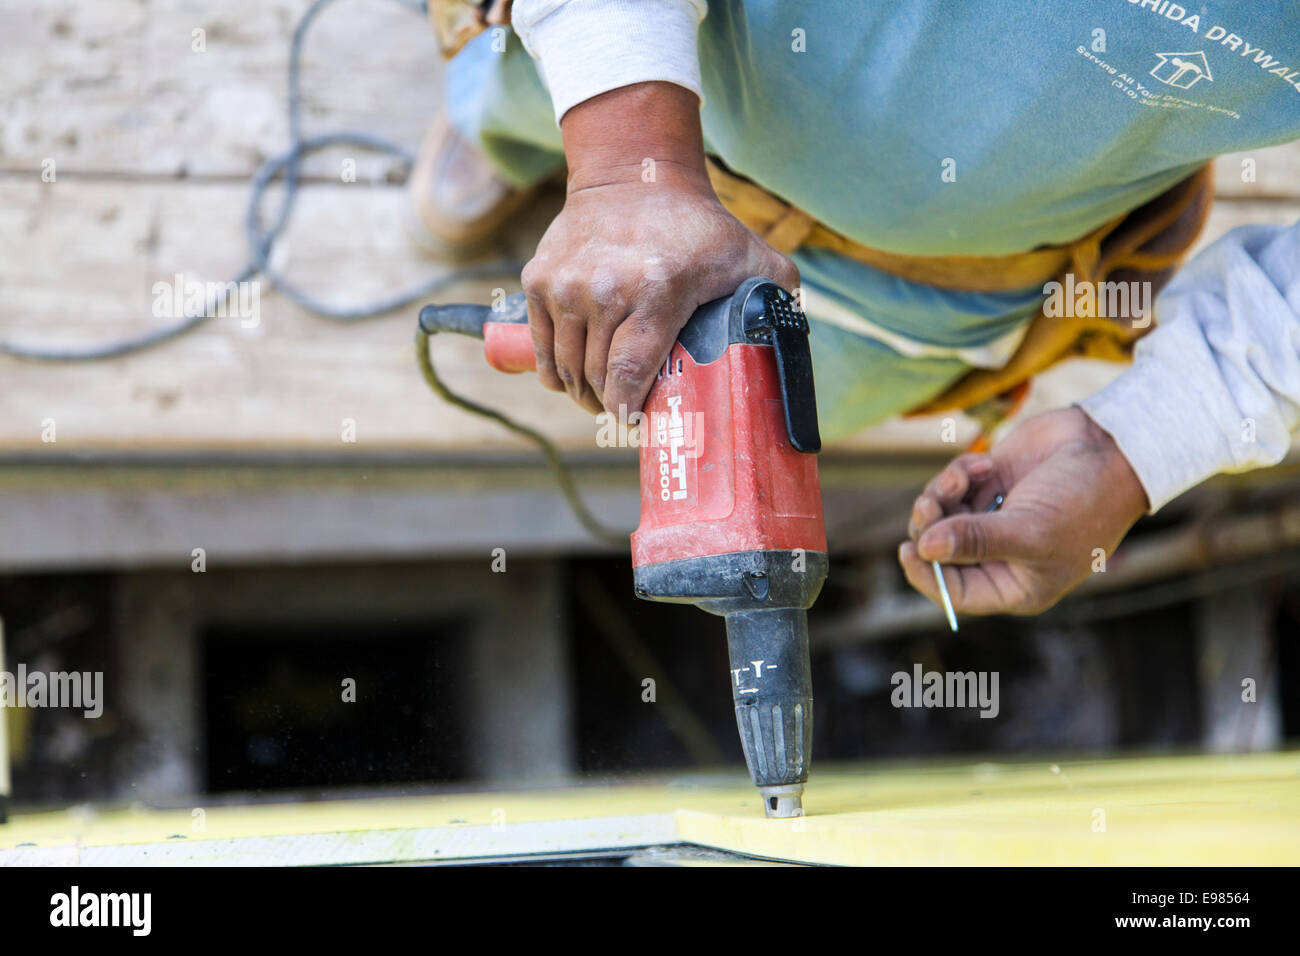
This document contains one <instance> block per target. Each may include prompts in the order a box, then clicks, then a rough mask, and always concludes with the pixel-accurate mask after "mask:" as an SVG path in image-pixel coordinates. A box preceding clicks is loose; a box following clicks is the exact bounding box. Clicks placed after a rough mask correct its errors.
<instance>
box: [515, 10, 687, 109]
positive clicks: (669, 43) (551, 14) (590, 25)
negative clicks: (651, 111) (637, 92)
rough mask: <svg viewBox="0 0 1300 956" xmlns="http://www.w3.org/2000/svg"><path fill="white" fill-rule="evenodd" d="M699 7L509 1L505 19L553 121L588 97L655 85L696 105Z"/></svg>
mask: <svg viewBox="0 0 1300 956" xmlns="http://www.w3.org/2000/svg"><path fill="white" fill-rule="evenodd" d="M707 12H708V5H707V3H706V0H515V3H514V5H513V6H512V7H511V13H510V19H511V23H512V26H513V27H514V30H515V32H516V33H517V34H518V35H519V39H520V40H522V41H523V44H524V49H526V50H527V51H528V54H529V55H530V56H531V57H532V58H533V60H534V61H536V63H537V67H538V71H539V73H540V74H541V77H542V82H544V83H545V84H546V87H547V89H549V90H550V92H551V103H552V105H553V106H554V107H555V122H556V123H559V121H560V118H561V117H563V116H564V114H565V113H566V112H567V111H568V110H569V109H570V107H573V106H576V105H577V104H579V103H581V102H583V101H584V100H589V99H591V98H592V97H593V96H599V95H600V94H601V93H605V92H608V91H609V90H613V89H617V88H618V87H620V86H630V85H631V84H633V83H648V82H651V81H655V80H658V81H663V82H667V83H676V84H677V85H678V86H684V87H686V89H688V90H691V91H692V92H693V93H695V95H696V96H699V97H700V99H701V101H702V100H703V93H702V91H701V85H700V61H699V50H698V46H697V39H696V31H697V29H698V28H699V24H700V21H701V20H703V19H704V16H705V14H706V13H707Z"/></svg>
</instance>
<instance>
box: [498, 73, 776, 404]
mask: <svg viewBox="0 0 1300 956" xmlns="http://www.w3.org/2000/svg"><path fill="white" fill-rule="evenodd" d="M699 114H700V104H699V99H698V97H696V95H695V94H694V93H692V92H691V91H690V90H687V89H684V88H682V87H680V86H676V85H674V84H672V83H638V84H634V85H632V86H627V87H620V88H619V89H616V90H610V91H609V92H608V93H604V94H601V95H600V96H596V97H593V98H592V99H590V100H587V101H585V102H583V103H579V104H578V105H577V106H575V107H573V108H572V109H570V110H569V111H568V112H567V113H565V115H564V118H563V120H562V121H561V124H560V125H561V129H562V131H563V134H564V146H565V154H566V156H567V158H568V166H569V176H568V183H567V196H566V198H565V202H564V209H563V210H562V211H561V212H560V214H559V215H558V216H556V218H555V220H554V221H553V222H552V223H551V225H550V228H548V229H547V230H546V234H545V235H544V236H542V239H541V242H539V243H538V245H537V253H536V255H535V256H534V257H533V259H532V260H531V261H530V262H529V263H528V265H527V266H526V267H525V268H524V272H523V277H522V280H523V287H524V291H525V293H527V296H528V321H529V325H530V326H531V329H532V335H533V345H534V349H535V351H536V355H537V376H538V379H539V380H540V381H541V383H542V384H543V385H544V386H546V387H547V388H549V389H553V390H555V391H566V392H568V394H569V396H570V397H571V398H573V399H574V400H575V401H577V402H578V403H579V404H580V405H582V406H583V407H584V408H586V409H587V410H588V411H591V412H595V413H599V412H600V411H601V410H602V408H603V409H605V410H607V411H609V412H611V413H613V414H614V415H619V414H620V409H621V410H622V411H623V412H625V413H629V414H630V413H632V412H635V411H639V410H640V409H641V406H642V403H643V402H644V401H645V397H646V394H647V393H648V392H649V391H650V387H651V386H652V385H653V384H654V382H655V375H656V373H657V371H658V369H659V368H660V367H661V366H662V365H663V364H664V360H665V359H667V358H668V350H669V349H671V348H672V346H673V342H675V341H676V340H677V334H678V333H679V332H680V331H681V329H682V326H683V325H685V324H686V320H687V319H689V318H690V317H691V314H692V313H693V312H694V311H695V310H696V309H697V308H699V307H700V306H701V305H703V304H704V303H706V302H710V301H712V300H714V299H718V298H721V297H723V296H727V295H730V294H731V292H732V291H733V290H734V289H735V288H736V287H737V286H739V285H740V283H741V282H742V281H743V280H745V279H747V278H748V277H750V276H768V277H770V278H771V279H773V280H774V281H775V282H776V284H777V285H779V286H781V287H782V288H785V289H790V290H792V289H795V288H797V287H798V285H799V271H798V269H796V268H795V265H794V263H793V262H791V261H790V260H789V259H788V258H786V257H785V256H784V255H782V254H781V253H779V252H777V251H776V250H775V249H773V248H772V247H771V246H769V245H767V243H765V242H763V240H762V239H760V238H759V237H758V236H756V235H754V233H752V232H750V231H749V230H748V229H746V228H745V227H744V226H743V225H742V224H741V223H740V221H739V220H738V219H736V217H735V216H733V215H732V214H731V213H729V212H727V210H726V209H724V208H723V206H722V203H720V202H719V201H718V197H717V196H716V195H715V194H714V191H713V187H712V186H711V185H710V184H709V177H708V174H707V173H706V171H705V161H704V146H703V142H702V138H701V134H700V119H699Z"/></svg>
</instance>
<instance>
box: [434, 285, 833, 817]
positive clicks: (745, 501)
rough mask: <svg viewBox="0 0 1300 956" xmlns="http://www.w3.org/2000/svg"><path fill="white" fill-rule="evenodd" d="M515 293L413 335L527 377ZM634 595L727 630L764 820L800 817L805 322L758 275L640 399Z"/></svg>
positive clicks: (811, 501)
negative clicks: (460, 337)
mask: <svg viewBox="0 0 1300 956" xmlns="http://www.w3.org/2000/svg"><path fill="white" fill-rule="evenodd" d="M527 321H528V319H527V310H526V307H525V304H524V297H523V296H522V295H514V296H510V297H509V298H507V299H506V300H505V301H504V302H503V303H501V305H500V306H498V307H497V308H496V309H490V308H488V307H486V306H467V305H448V306H437V305H431V306H426V307H425V308H424V309H423V310H422V311H421V312H420V327H421V330H422V332H423V333H425V334H432V333H434V332H440V331H455V332H461V333H464V334H469V335H475V336H480V337H481V338H482V339H483V343H484V353H485V356H486V358H487V360H488V363H489V364H491V365H492V366H493V367H495V368H497V369H500V370H501V371H504V372H523V371H529V370H532V369H534V368H535V364H534V356H533V345H532V338H531V336H530V334H529V331H528V324H527ZM639 443H640V446H641V447H640V455H641V523H640V526H639V527H638V528H637V529H636V531H635V532H633V534H632V565H633V582H634V590H635V592H636V595H637V597H640V598H643V599H645V600H648V601H668V602H673V603H679V604H695V605H698V606H699V607H701V608H703V609H704V610H706V611H708V612H709V613H711V614H718V615H721V616H723V617H724V618H725V619H726V626H727V648H728V653H729V657H730V661H731V691H732V698H733V700H734V702H735V708H736V725H737V728H738V729H739V731H740V742H741V746H742V747H743V749H744V752H745V762H746V764H748V766H749V772H750V776H751V777H752V778H753V780H754V783H755V785H757V786H758V788H759V792H760V794H761V795H762V798H763V809H764V812H765V813H766V814H767V815H768V816H769V817H793V816H801V815H802V814H803V788H804V783H805V782H806V781H807V779H808V765H809V763H810V761H811V759H812V717H813V713H812V705H813V696H812V679H811V675H810V673H809V659H808V622H807V611H808V608H809V607H811V606H812V603H813V601H814V600H816V598H817V595H818V592H820V591H821V587H822V582H823V581H825V579H826V570H827V558H826V530H825V523H824V521H823V518H822V500H821V487H820V485H819V483H818V477H817V452H818V451H820V449H821V437H820V434H819V432H818V428H817V402H816V396H815V393H814V389H813V376H812V359H811V356H810V354H809V348H808V323H807V320H806V319H805V318H804V316H803V314H802V313H801V312H800V311H799V309H798V307H797V306H796V304H795V302H794V300H793V299H792V297H791V296H790V295H789V294H788V293H787V292H786V291H785V290H784V289H782V288H780V287H779V286H777V285H776V284H774V283H773V282H771V281H769V280H767V279H761V278H754V279H747V280H746V281H745V282H744V283H743V284H741V286H740V288H738V289H737V290H736V291H735V293H734V294H732V295H731V296H729V297H727V298H724V299H717V300H715V301H713V302H709V303H707V304H706V305H703V306H701V307H700V308H699V309H698V310H697V311H696V312H695V314H694V315H693V316H691V318H690V320H689V321H688V322H687V323H686V325H685V327H684V328H683V329H682V331H681V334H680V336H679V337H678V339H677V342H676V344H675V345H674V346H673V349H672V352H671V353H670V354H669V356H668V360H667V362H665V363H664V366H663V367H662V368H661V369H660V370H659V375H658V378H657V379H656V381H655V383H654V385H653V387H652V388H651V389H650V394H649V396H648V397H647V398H646V402H645V409H644V418H643V420H642V424H641V425H640V436H639Z"/></svg>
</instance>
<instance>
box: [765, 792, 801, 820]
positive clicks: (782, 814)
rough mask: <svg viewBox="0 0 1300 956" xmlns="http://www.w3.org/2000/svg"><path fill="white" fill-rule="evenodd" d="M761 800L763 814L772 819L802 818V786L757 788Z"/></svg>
mask: <svg viewBox="0 0 1300 956" xmlns="http://www.w3.org/2000/svg"><path fill="white" fill-rule="evenodd" d="M758 792H759V794H760V795H761V796H762V798H763V812H764V813H766V814H767V815H768V816H769V817H772V818H773V819H785V818H788V817H801V816H803V784H801V783H795V784H789V785H787V786H781V787H759V788H758Z"/></svg>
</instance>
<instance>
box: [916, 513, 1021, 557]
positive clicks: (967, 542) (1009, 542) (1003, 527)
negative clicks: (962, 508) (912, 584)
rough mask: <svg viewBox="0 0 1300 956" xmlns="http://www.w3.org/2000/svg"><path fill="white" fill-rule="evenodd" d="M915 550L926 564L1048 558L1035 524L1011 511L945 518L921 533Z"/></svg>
mask: <svg viewBox="0 0 1300 956" xmlns="http://www.w3.org/2000/svg"><path fill="white" fill-rule="evenodd" d="M916 548H917V554H918V555H919V556H920V557H921V559H922V560H924V561H941V562H945V563H952V564H983V563H985V562H988V561H1009V562H1020V563H1028V562H1036V561H1039V560H1041V559H1042V558H1044V557H1046V554H1045V549H1044V547H1043V545H1042V542H1041V541H1040V540H1039V536H1038V535H1037V534H1036V533H1035V528H1034V525H1033V522H1032V521H1027V520H1025V518H1024V516H1023V515H1017V514H1016V513H1015V512H1008V511H997V512H993V513H990V514H984V513H980V514H964V515H954V516H952V517H949V518H944V519H943V520H942V521H939V522H938V523H937V524H934V525H931V526H930V527H929V528H927V529H926V530H925V531H924V532H923V533H922V534H921V537H920V538H919V539H918V540H917V542H916Z"/></svg>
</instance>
